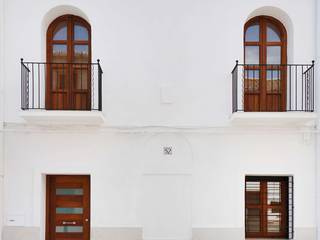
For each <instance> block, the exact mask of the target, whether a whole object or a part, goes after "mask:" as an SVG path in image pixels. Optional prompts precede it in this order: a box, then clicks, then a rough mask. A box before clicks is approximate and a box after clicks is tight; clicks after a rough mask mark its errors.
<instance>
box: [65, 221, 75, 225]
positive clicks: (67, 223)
mask: <svg viewBox="0 0 320 240" xmlns="http://www.w3.org/2000/svg"><path fill="white" fill-rule="evenodd" d="M62 224H63V225H76V224H77V222H74V221H73V222H65V221H63V222H62Z"/></svg>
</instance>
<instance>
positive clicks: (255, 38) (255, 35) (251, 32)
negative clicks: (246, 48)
mask: <svg viewBox="0 0 320 240" xmlns="http://www.w3.org/2000/svg"><path fill="white" fill-rule="evenodd" d="M259 39H260V26H259V24H255V25H251V26H250V27H248V28H247V31H246V36H245V40H246V41H247V42H259Z"/></svg>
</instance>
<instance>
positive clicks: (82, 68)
mask: <svg viewBox="0 0 320 240" xmlns="http://www.w3.org/2000/svg"><path fill="white" fill-rule="evenodd" d="M61 27H64V28H65V29H66V30H65V36H63V38H62V36H57V35H56V38H55V37H54V36H55V33H57V29H60V28H61ZM79 31H81V33H80V32H79ZM85 31H87V33H86V34H83V33H84V32H85ZM47 62H48V64H47V74H46V108H47V109H50V110H90V107H91V102H90V100H91V27H90V24H89V23H88V22H86V21H85V20H84V19H81V18H80V17H77V16H74V15H64V16H61V17H59V18H57V19H55V20H54V21H53V22H52V23H51V24H50V26H49V28H48V31H47ZM62 90H63V91H64V92H63V93H62V92H60V91H62ZM78 90H81V91H82V92H84V93H85V95H82V94H81V95H80V98H79V94H78V93H76V91H78Z"/></svg>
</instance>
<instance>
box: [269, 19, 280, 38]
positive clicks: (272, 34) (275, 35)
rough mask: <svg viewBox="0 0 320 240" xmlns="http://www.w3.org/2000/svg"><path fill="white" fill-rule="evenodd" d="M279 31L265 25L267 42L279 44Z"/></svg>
mask: <svg viewBox="0 0 320 240" xmlns="http://www.w3.org/2000/svg"><path fill="white" fill-rule="evenodd" d="M280 39H281V38H280V31H279V29H278V28H277V27H276V26H275V25H273V24H271V23H268V24H267V41H268V42H280Z"/></svg>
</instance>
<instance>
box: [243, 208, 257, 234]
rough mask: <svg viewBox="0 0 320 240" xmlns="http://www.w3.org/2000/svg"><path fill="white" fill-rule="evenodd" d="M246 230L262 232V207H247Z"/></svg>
mask: <svg viewBox="0 0 320 240" xmlns="http://www.w3.org/2000/svg"><path fill="white" fill-rule="evenodd" d="M246 231H247V232H251V233H253V232H260V209H257V208H247V209H246Z"/></svg>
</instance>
